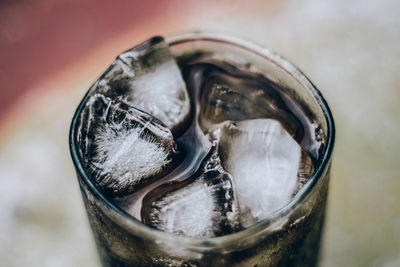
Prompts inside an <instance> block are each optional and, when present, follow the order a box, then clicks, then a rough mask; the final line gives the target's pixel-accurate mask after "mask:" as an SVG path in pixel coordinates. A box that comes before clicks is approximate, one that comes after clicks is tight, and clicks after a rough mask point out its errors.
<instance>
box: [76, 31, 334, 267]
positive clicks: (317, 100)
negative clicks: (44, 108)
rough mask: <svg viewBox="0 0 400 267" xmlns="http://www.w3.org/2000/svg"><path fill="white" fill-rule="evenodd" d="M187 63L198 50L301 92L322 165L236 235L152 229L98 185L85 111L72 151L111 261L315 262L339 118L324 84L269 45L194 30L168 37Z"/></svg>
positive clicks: (105, 260)
mask: <svg viewBox="0 0 400 267" xmlns="http://www.w3.org/2000/svg"><path fill="white" fill-rule="evenodd" d="M167 41H168V43H169V44H170V48H171V51H172V53H173V55H174V56H175V57H176V58H177V59H178V60H179V59H180V58H183V57H187V56H188V55H195V54H196V51H203V52H206V53H197V55H196V56H201V57H205V58H210V59H218V60H223V61H226V62H229V63H230V64H233V65H246V64H248V66H251V67H250V70H252V71H253V70H254V71H256V72H258V73H261V74H262V75H264V76H265V77H267V78H268V79H270V80H271V81H273V82H274V83H277V84H279V85H280V87H281V88H286V89H282V90H287V92H286V93H288V94H290V95H291V96H293V99H295V100H296V101H297V102H298V103H297V104H299V105H301V106H302V107H303V108H304V110H306V114H307V116H308V117H309V119H310V120H311V121H315V122H316V123H317V124H318V125H319V127H320V129H319V134H320V138H322V139H323V140H324V142H323V144H324V145H323V147H322V148H321V149H320V158H319V159H318V161H317V163H316V165H315V170H314V172H313V175H312V177H311V178H310V179H309V181H308V182H307V183H306V184H305V185H304V186H303V187H302V188H301V189H300V191H299V192H298V193H297V194H296V195H295V196H294V197H293V199H292V200H291V201H290V202H289V203H288V204H287V205H286V206H284V207H282V208H281V209H279V210H278V211H276V212H275V213H274V214H273V215H271V216H270V217H269V218H267V219H265V220H262V221H260V222H258V223H256V224H255V225H253V226H251V227H249V228H247V229H245V230H243V231H240V232H237V233H233V234H229V235H226V236H221V237H214V238H206V239H194V238H188V237H181V236H176V235H173V234H170V233H165V232H161V231H158V230H155V229H152V228H150V227H148V226H147V225H145V224H143V223H141V222H140V221H138V220H137V219H135V218H133V217H132V216H130V215H129V214H127V213H126V212H125V211H124V210H122V209H121V208H119V207H118V206H116V205H115V204H113V203H112V202H111V201H109V200H108V199H107V198H106V197H105V196H104V195H103V194H102V193H101V191H100V190H99V189H98V188H97V187H96V185H95V184H94V183H93V181H92V179H91V178H90V175H89V172H88V170H87V169H86V168H85V166H84V164H83V161H82V158H81V156H80V154H79V151H78V145H77V135H78V127H77V126H78V123H79V118H80V113H81V111H82V109H83V107H84V104H85V101H86V100H87V98H88V96H87V95H86V96H85V97H84V99H83V100H82V102H81V104H80V105H79V107H78V108H77V110H76V113H75V115H74V117H73V120H72V125H71V129H70V140H69V141H70V150H71V155H72V159H73V162H74V165H75V168H76V172H77V176H78V180H79V184H80V188H81V192H82V196H83V200H84V204H85V207H86V211H87V214H88V218H89V222H90V225H91V228H92V231H93V235H94V238H95V241H96V244H97V248H98V251H99V255H100V258H101V262H102V264H103V265H104V266H314V265H316V264H317V261H318V254H319V247H320V238H321V231H322V226H323V221H324V213H325V206H326V199H327V192H328V183H329V176H330V165H331V156H332V149H333V144H334V134H335V130H334V123H333V118H332V115H331V113H330V110H329V107H328V105H327V103H326V102H325V100H324V99H323V97H322V96H321V94H320V92H319V91H318V89H317V88H316V87H315V86H314V85H313V84H312V83H311V82H310V81H309V80H308V78H307V77H305V75H304V74H303V73H301V72H300V71H299V70H298V69H297V68H296V67H294V66H293V65H292V64H291V63H289V62H288V61H286V60H285V59H283V58H281V57H280V56H278V55H276V54H275V53H273V52H271V51H270V50H268V49H265V48H261V47H259V46H257V45H254V44H251V43H248V42H246V41H242V40H238V39H235V38H231V37H225V36H220V35H215V34H204V33H190V34H183V35H179V36H174V37H170V38H168V39H167Z"/></svg>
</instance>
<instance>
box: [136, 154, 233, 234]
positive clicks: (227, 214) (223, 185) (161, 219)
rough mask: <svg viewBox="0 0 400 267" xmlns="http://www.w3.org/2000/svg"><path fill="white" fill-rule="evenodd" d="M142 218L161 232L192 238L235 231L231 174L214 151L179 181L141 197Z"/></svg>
mask: <svg viewBox="0 0 400 267" xmlns="http://www.w3.org/2000/svg"><path fill="white" fill-rule="evenodd" d="M142 205H143V207H142V212H141V213H142V220H143V222H144V223H146V224H148V225H150V226H152V227H154V228H156V229H158V230H161V231H165V232H169V233H174V234H177V235H181V236H188V237H193V238H204V237H214V236H221V235H225V234H229V233H232V232H234V231H237V230H238V228H239V219H238V216H239V212H238V206H237V203H236V198H235V196H234V189H233V186H232V181H231V177H230V175H229V174H228V173H226V172H225V171H224V170H223V168H222V166H221V164H220V160H219V158H218V156H217V154H216V153H215V150H214V153H210V155H209V157H208V158H207V159H205V160H204V161H203V163H202V166H201V168H200V169H199V171H198V172H197V173H196V174H195V175H194V176H192V177H191V178H189V179H187V180H185V181H183V182H170V183H167V184H164V185H162V186H160V187H158V188H156V189H154V190H153V191H152V192H150V193H149V194H148V195H147V196H146V197H145V198H144V200H143V204H142Z"/></svg>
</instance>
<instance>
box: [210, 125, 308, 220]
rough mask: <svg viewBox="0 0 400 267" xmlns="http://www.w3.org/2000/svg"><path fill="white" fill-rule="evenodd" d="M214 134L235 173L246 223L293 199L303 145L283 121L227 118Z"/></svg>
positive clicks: (224, 163) (228, 165) (235, 181)
mask: <svg viewBox="0 0 400 267" xmlns="http://www.w3.org/2000/svg"><path fill="white" fill-rule="evenodd" d="M212 135H213V136H214V138H216V139H218V140H219V141H218V142H219V144H218V152H219V156H220V158H221V161H222V165H223V166H224V168H225V169H226V170H227V171H228V172H229V173H231V174H232V177H233V183H234V187H235V190H236V196H237V200H238V204H239V207H240V222H241V224H242V226H243V227H248V226H250V225H252V224H254V223H256V222H257V221H259V220H262V219H265V218H267V217H268V216H269V215H271V214H272V213H273V212H274V211H276V210H278V209H279V208H281V207H283V206H284V205H285V204H287V203H288V202H289V201H290V199H291V198H292V196H293V194H294V192H295V191H296V188H297V184H298V169H299V163H300V154H301V149H300V146H299V145H298V144H297V142H296V141H295V140H294V139H293V138H292V137H291V136H290V135H289V134H288V133H287V132H286V130H285V129H283V128H282V126H281V124H280V123H279V122H277V121H275V120H271V119H256V120H246V121H240V122H225V123H223V124H222V127H221V128H219V129H218V130H215V131H214V132H213V134H212Z"/></svg>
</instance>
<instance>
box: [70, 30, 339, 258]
mask: <svg viewBox="0 0 400 267" xmlns="http://www.w3.org/2000/svg"><path fill="white" fill-rule="evenodd" d="M166 41H167V42H168V43H169V45H170V46H173V45H177V44H180V43H186V42H194V41H211V42H217V43H224V44H228V45H232V46H236V47H239V48H241V49H245V50H248V51H250V52H252V53H255V54H257V55H259V56H261V57H263V58H265V59H266V60H268V61H270V62H272V63H273V64H275V65H276V66H277V67H280V68H281V69H282V70H283V71H286V72H287V73H288V74H289V75H291V76H292V77H293V78H294V79H296V80H297V81H298V82H299V83H300V84H301V85H302V86H303V87H305V89H307V90H310V91H311V92H312V93H313V97H314V100H316V101H317V103H318V105H319V107H320V108H321V110H322V112H323V115H324V118H325V120H326V124H327V140H326V148H325V150H324V153H323V154H322V156H321V159H320V160H319V162H318V165H317V166H316V169H315V171H314V173H313V175H312V176H311V178H310V179H309V180H308V181H307V183H306V184H305V185H304V186H303V187H302V188H301V189H300V190H299V192H298V193H297V194H296V195H295V196H294V197H293V198H292V199H291V200H290V202H288V203H287V204H286V205H285V206H283V207H282V208H280V209H278V210H277V211H275V212H274V213H273V214H271V215H270V216H269V217H268V218H266V219H263V220H261V221H259V222H257V223H255V224H254V225H252V226H250V227H248V228H246V229H244V230H241V231H239V232H236V233H232V234H228V235H224V236H219V237H210V238H191V237H183V236H178V235H175V234H172V233H167V232H163V231H159V230H156V229H154V228H151V227H149V226H147V225H145V224H144V223H142V222H141V221H139V220H138V219H136V218H134V217H133V216H131V215H130V214H128V213H127V212H125V211H124V210H123V209H122V208H120V207H118V206H117V205H115V204H113V203H112V202H111V201H109V200H108V199H107V198H106V197H105V196H104V195H103V194H102V192H101V191H100V189H99V188H98V187H97V186H96V185H95V183H94V182H93V181H92V179H91V178H90V175H89V172H88V171H87V170H86V168H85V166H84V164H83V161H82V159H81V157H80V154H79V152H78V146H77V140H76V137H77V128H78V127H77V126H78V125H77V122H78V120H79V117H80V114H81V111H82V109H83V108H84V106H85V103H86V100H87V98H88V94H89V91H88V92H86V94H85V96H84V97H83V98H82V100H81V102H80V104H79V106H78V108H77V109H76V111H75V114H74V116H73V118H72V122H71V127H70V132H69V146H70V153H71V157H72V161H73V163H74V166H75V168H76V171H77V173H78V179H81V180H83V181H84V182H85V184H86V186H87V187H88V189H89V190H90V191H91V193H92V194H93V195H94V196H95V197H96V198H97V199H98V200H100V201H101V202H102V203H104V205H105V207H106V208H107V209H108V210H109V211H110V212H109V215H110V216H112V217H113V219H114V220H115V222H116V223H117V224H119V225H120V226H123V227H124V228H126V230H127V231H128V232H129V231H130V230H129V229H134V232H135V233H140V234H143V235H145V236H147V237H148V238H152V239H154V240H157V241H161V242H162V241H165V242H171V241H172V242H173V243H174V244H175V245H181V246H184V247H186V248H191V249H192V250H195V251H203V252H204V251H209V250H213V251H215V249H224V248H227V247H229V246H235V245H238V244H239V243H242V242H243V241H245V240H246V239H248V238H250V237H251V236H257V235H259V234H262V233H265V232H268V230H270V229H269V226H271V225H272V224H273V223H274V222H276V221H277V220H278V219H280V218H282V217H284V216H285V215H287V214H289V213H290V211H292V210H293V209H294V208H296V207H297V206H298V205H300V204H301V203H302V202H303V200H304V199H305V198H306V197H307V196H308V195H309V194H310V193H311V192H312V190H313V188H314V187H315V185H316V184H317V182H318V181H319V179H320V178H321V177H323V175H324V172H325V170H326V168H327V167H328V164H329V162H330V160H331V154H332V151H333V146H334V139H335V126H334V122H333V117H332V113H331V111H330V109H329V107H328V104H327V103H326V101H325V99H324V98H323V96H322V94H321V93H320V91H319V90H318V89H317V87H316V86H315V85H314V84H313V83H312V82H311V81H310V80H309V79H308V78H307V77H306V76H305V75H304V74H303V73H302V72H301V71H300V70H299V69H298V68H297V67H295V66H294V65H293V64H292V63H290V62H289V61H287V60H286V59H284V58H283V57H281V56H279V55H278V54H276V53H275V52H273V51H271V50H270V49H269V48H265V47H261V46H258V45H256V44H254V43H251V42H247V41H244V40H242V39H238V38H236V37H231V36H226V35H221V34H214V33H203V32H193V33H184V34H179V35H174V36H170V37H167V38H166Z"/></svg>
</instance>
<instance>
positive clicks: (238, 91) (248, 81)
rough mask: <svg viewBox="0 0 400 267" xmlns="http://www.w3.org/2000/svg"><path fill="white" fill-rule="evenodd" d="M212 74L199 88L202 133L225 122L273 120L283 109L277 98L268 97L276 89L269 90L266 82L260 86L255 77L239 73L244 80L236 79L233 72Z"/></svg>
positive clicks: (215, 71) (220, 71)
mask: <svg viewBox="0 0 400 267" xmlns="http://www.w3.org/2000/svg"><path fill="white" fill-rule="evenodd" d="M228 69H229V68H228ZM230 69H232V67H230ZM212 73H213V74H212V75H209V77H207V79H204V80H205V82H204V84H202V86H201V97H200V100H201V111H200V124H201V126H202V129H203V130H209V129H211V128H213V125H215V124H218V123H221V122H223V121H226V120H231V121H240V120H248V119H257V118H272V117H273V116H276V115H275V114H276V113H277V112H276V110H277V109H278V108H281V106H282V105H281V104H280V103H277V101H275V99H279V98H277V97H276V96H275V95H274V96H272V95H271V94H274V92H275V90H273V89H271V88H269V86H272V85H270V83H269V82H268V81H267V80H266V81H264V82H262V83H261V82H259V79H260V78H259V77H258V79H255V77H253V76H254V74H243V73H241V75H242V76H243V77H242V76H240V77H239V76H238V74H235V73H234V71H231V73H229V72H225V71H222V70H214V71H213V72H212ZM251 75H252V76H251ZM267 87H268V88H267Z"/></svg>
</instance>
